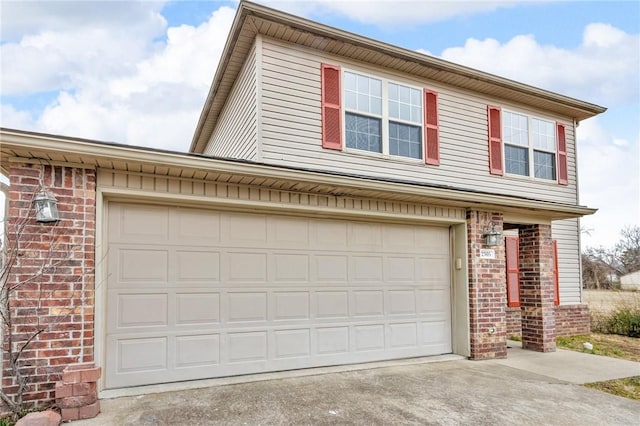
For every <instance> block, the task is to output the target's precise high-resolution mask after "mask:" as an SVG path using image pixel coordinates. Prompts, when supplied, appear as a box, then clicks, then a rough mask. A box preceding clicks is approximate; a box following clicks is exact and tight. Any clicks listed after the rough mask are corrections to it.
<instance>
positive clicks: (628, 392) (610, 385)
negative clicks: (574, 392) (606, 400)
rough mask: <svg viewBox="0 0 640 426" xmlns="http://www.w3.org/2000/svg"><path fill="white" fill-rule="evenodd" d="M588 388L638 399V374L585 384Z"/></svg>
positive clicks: (639, 382) (639, 394) (639, 395)
mask: <svg viewBox="0 0 640 426" xmlns="http://www.w3.org/2000/svg"><path fill="white" fill-rule="evenodd" d="M585 386H586V387H588V388H593V389H598V390H600V391H603V392H607V393H611V394H614V395H618V396H623V397H625V398H629V399H635V400H638V401H640V376H635V377H628V378H626V379H616V380H609V381H606V382H596V383H587V384H585Z"/></svg>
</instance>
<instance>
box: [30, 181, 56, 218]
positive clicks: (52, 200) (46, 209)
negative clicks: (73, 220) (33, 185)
mask: <svg viewBox="0 0 640 426" xmlns="http://www.w3.org/2000/svg"><path fill="white" fill-rule="evenodd" d="M33 204H35V208H36V221H37V222H57V221H58V220H60V216H59V215H58V200H56V197H54V196H53V194H51V193H50V192H49V191H47V190H46V189H45V188H40V191H39V192H38V194H36V197H35V198H34V199H33Z"/></svg>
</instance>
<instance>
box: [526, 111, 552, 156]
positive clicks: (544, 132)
mask: <svg viewBox="0 0 640 426" xmlns="http://www.w3.org/2000/svg"><path fill="white" fill-rule="evenodd" d="M531 127H532V133H533V147H534V148H540V149H544V150H547V151H555V150H556V134H555V129H554V125H553V123H552V122H550V121H546V120H540V119H537V118H532V119H531Z"/></svg>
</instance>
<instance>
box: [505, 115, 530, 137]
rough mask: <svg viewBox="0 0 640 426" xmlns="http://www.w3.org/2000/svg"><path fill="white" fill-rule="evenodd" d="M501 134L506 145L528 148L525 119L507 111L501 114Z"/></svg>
mask: <svg viewBox="0 0 640 426" xmlns="http://www.w3.org/2000/svg"><path fill="white" fill-rule="evenodd" d="M502 123H503V124H502V134H503V137H504V141H505V142H507V143H512V144H517V145H523V146H528V145H529V138H528V135H529V129H528V126H527V117H526V116H524V115H520V114H515V113H512V112H508V111H503V112H502Z"/></svg>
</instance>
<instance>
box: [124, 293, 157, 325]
mask: <svg viewBox="0 0 640 426" xmlns="http://www.w3.org/2000/svg"><path fill="white" fill-rule="evenodd" d="M116 303H117V311H118V313H117V318H118V323H117V328H128V327H149V326H166V325H167V324H168V295H167V294H166V293H143V294H119V295H117V302H116ZM141 308H143V309H141Z"/></svg>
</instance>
